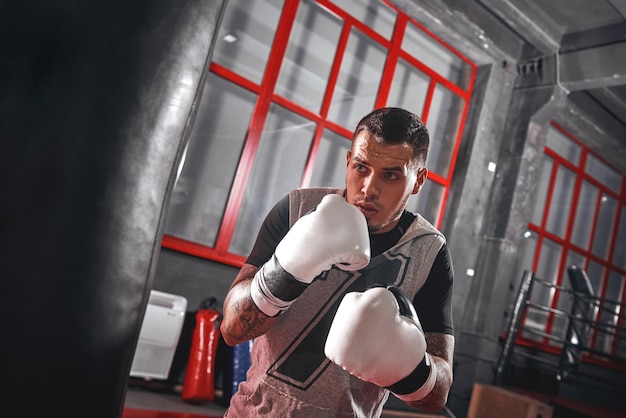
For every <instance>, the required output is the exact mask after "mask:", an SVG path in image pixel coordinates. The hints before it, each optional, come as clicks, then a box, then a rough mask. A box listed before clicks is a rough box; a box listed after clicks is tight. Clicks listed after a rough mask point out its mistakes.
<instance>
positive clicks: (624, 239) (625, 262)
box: [613, 206, 626, 269]
mask: <svg viewBox="0 0 626 418" xmlns="http://www.w3.org/2000/svg"><path fill="white" fill-rule="evenodd" d="M615 238H616V241H615V250H614V251H613V264H614V265H616V266H617V267H620V268H623V269H626V206H622V214H621V215H620V221H619V229H618V230H617V236H616V237H615Z"/></svg>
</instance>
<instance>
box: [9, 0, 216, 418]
mask: <svg viewBox="0 0 626 418" xmlns="http://www.w3.org/2000/svg"><path fill="white" fill-rule="evenodd" d="M224 5H225V0H224V1H221V0H150V1H147V0H137V1H127V0H107V1H85V0H65V1H57V0H41V1H33V0H6V1H2V2H1V3H0V283H2V284H1V287H0V306H1V311H0V314H1V315H0V317H1V323H0V324H1V327H0V338H1V339H0V346H1V347H2V349H1V350H0V356H1V357H0V362H1V366H0V380H1V381H2V383H3V385H2V387H3V389H1V393H2V396H1V398H2V402H0V416H2V417H49V416H62V417H81V418H82V417H90V418H93V417H119V416H121V415H122V410H123V404H124V397H125V393H126V386H127V382H128V375H129V372H130V366H131V362H132V358H133V355H134V351H135V346H136V343H137V339H138V336H139V330H140V328H141V321H142V318H143V314H144V312H145V309H146V305H147V302H148V296H149V292H150V289H151V287H152V281H153V278H154V270H155V266H156V261H157V258H158V256H159V251H160V243H161V237H162V231H163V222H164V213H165V211H166V209H167V203H168V199H169V196H170V193H171V189H172V187H173V183H174V179H175V174H176V171H177V166H178V163H179V161H180V156H181V155H182V152H183V149H184V146H185V144H186V140H187V136H188V131H189V129H190V128H189V126H190V125H191V124H192V122H193V109H195V104H196V103H195V101H196V100H197V97H199V93H200V90H201V89H202V86H203V84H204V80H205V76H206V69H207V65H208V62H209V57H210V52H211V48H212V45H213V39H214V36H215V34H216V32H217V28H218V26H219V20H220V17H221V14H222V11H223V8H224Z"/></svg>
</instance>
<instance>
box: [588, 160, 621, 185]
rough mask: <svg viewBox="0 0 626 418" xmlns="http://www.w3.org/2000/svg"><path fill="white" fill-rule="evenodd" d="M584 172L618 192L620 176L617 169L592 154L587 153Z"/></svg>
mask: <svg viewBox="0 0 626 418" xmlns="http://www.w3.org/2000/svg"><path fill="white" fill-rule="evenodd" d="M585 172H586V173H587V174H589V175H590V176H591V177H593V178H595V179H596V180H598V181H599V182H600V183H602V184H603V185H604V186H606V187H608V188H609V189H611V190H613V191H614V192H616V193H619V191H620V187H621V186H622V176H621V175H620V174H619V173H618V172H617V171H615V170H613V169H612V168H611V167H609V166H608V165H606V164H605V163H603V162H602V161H600V160H599V159H598V158H597V157H596V156H594V155H593V154H589V155H588V156H587V163H586V164H585Z"/></svg>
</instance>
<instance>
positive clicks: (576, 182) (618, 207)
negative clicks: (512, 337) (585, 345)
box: [518, 122, 626, 364]
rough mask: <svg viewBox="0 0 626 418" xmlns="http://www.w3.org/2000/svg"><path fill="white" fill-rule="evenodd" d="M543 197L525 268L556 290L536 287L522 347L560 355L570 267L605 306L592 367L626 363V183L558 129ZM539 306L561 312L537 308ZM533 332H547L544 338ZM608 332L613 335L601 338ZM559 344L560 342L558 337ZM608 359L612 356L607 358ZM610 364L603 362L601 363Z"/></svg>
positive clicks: (597, 318)
mask: <svg viewBox="0 0 626 418" xmlns="http://www.w3.org/2000/svg"><path fill="white" fill-rule="evenodd" d="M538 187H539V191H538V195H537V196H538V197H537V200H536V204H535V207H534V210H533V217H532V219H531V221H530V222H529V223H528V231H527V232H526V246H525V255H524V257H525V262H524V265H525V266H528V268H531V269H532V271H534V272H535V274H536V275H537V277H539V278H541V279H542V280H544V281H545V282H547V283H548V284H549V286H533V290H532V293H531V299H530V302H531V305H530V306H529V307H528V309H527V311H526V314H525V316H524V318H523V327H524V328H530V329H531V332H524V333H522V334H521V336H519V338H518V343H520V344H525V345H532V346H535V347H538V348H540V349H543V350H544V351H547V352H554V353H558V352H560V348H561V346H562V343H561V342H562V341H563V340H564V338H565V336H566V331H567V325H568V319H567V317H566V316H562V315H557V314H555V312H559V311H560V312H565V313H569V310H570V306H571V303H572V298H571V297H570V296H571V294H569V292H564V291H562V290H561V289H566V290H567V291H570V290H571V286H570V284H569V280H567V267H569V266H572V265H576V266H578V267H580V268H582V269H584V270H585V271H586V272H587V274H588V276H589V279H590V281H591V285H592V287H593V290H594V293H595V296H596V297H597V298H599V299H600V300H601V301H602V302H601V306H597V307H596V309H595V314H594V318H593V321H594V326H593V327H592V328H593V332H592V335H590V336H589V337H590V344H589V348H590V349H591V350H593V351H596V352H597V353H598V354H596V355H594V354H590V355H588V356H586V358H585V359H586V360H587V361H592V362H596V363H604V364H606V362H605V361H603V360H605V359H607V358H622V359H624V358H626V343H625V342H624V341H625V338H626V329H625V324H624V319H623V318H624V312H623V308H624V306H626V305H625V301H626V181H625V176H624V173H620V172H618V171H617V170H615V169H614V168H612V167H611V166H610V165H609V164H607V163H605V162H604V161H602V159H600V158H599V157H598V156H597V155H595V154H594V153H593V152H591V151H590V150H589V149H588V148H587V147H585V146H584V145H583V144H582V143H581V142H580V141H579V140H578V139H577V138H575V137H573V136H572V135H570V134H569V133H568V132H566V131H565V130H564V129H563V128H561V127H560V126H559V125H558V124H557V123H555V122H552V124H551V126H550V128H549V131H548V137H547V143H546V146H545V152H544V160H543V167H542V172H541V179H540V184H539V185H538ZM533 304H536V305H538V306H543V307H548V308H551V309H554V310H555V311H550V310H542V309H536V308H533V306H532V305H533ZM532 330H536V331H539V332H538V333H536V334H533V333H532ZM599 330H605V331H606V332H599ZM550 337H554V338H550ZM604 354H606V356H604ZM600 359H603V360H600Z"/></svg>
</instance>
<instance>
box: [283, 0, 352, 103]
mask: <svg viewBox="0 0 626 418" xmlns="http://www.w3.org/2000/svg"><path fill="white" fill-rule="evenodd" d="M341 26H342V21H341V20H340V19H339V18H337V16H335V15H333V14H331V13H330V12H328V11H327V10H326V9H324V8H322V7H320V6H318V5H317V4H316V3H312V2H310V1H303V2H301V3H300V6H299V7H298V14H297V16H296V21H295V23H294V26H293V29H292V30H291V35H290V37H289V45H288V46H287V51H286V53H285V59H284V60H283V61H282V63H281V70H280V75H279V77H278V82H277V84H276V89H275V90H276V93H278V94H279V95H281V96H283V97H285V98H287V99H289V100H291V101H293V102H295V103H297V104H299V105H301V106H303V107H305V108H307V109H309V110H311V111H312V112H316V113H318V112H319V110H320V106H321V104H322V99H323V97H324V92H325V91H326V84H327V82H328V75H329V74H330V68H331V66H332V63H333V59H334V57H335V50H336V48H337V44H338V43H339V35H340V34H341Z"/></svg>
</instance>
